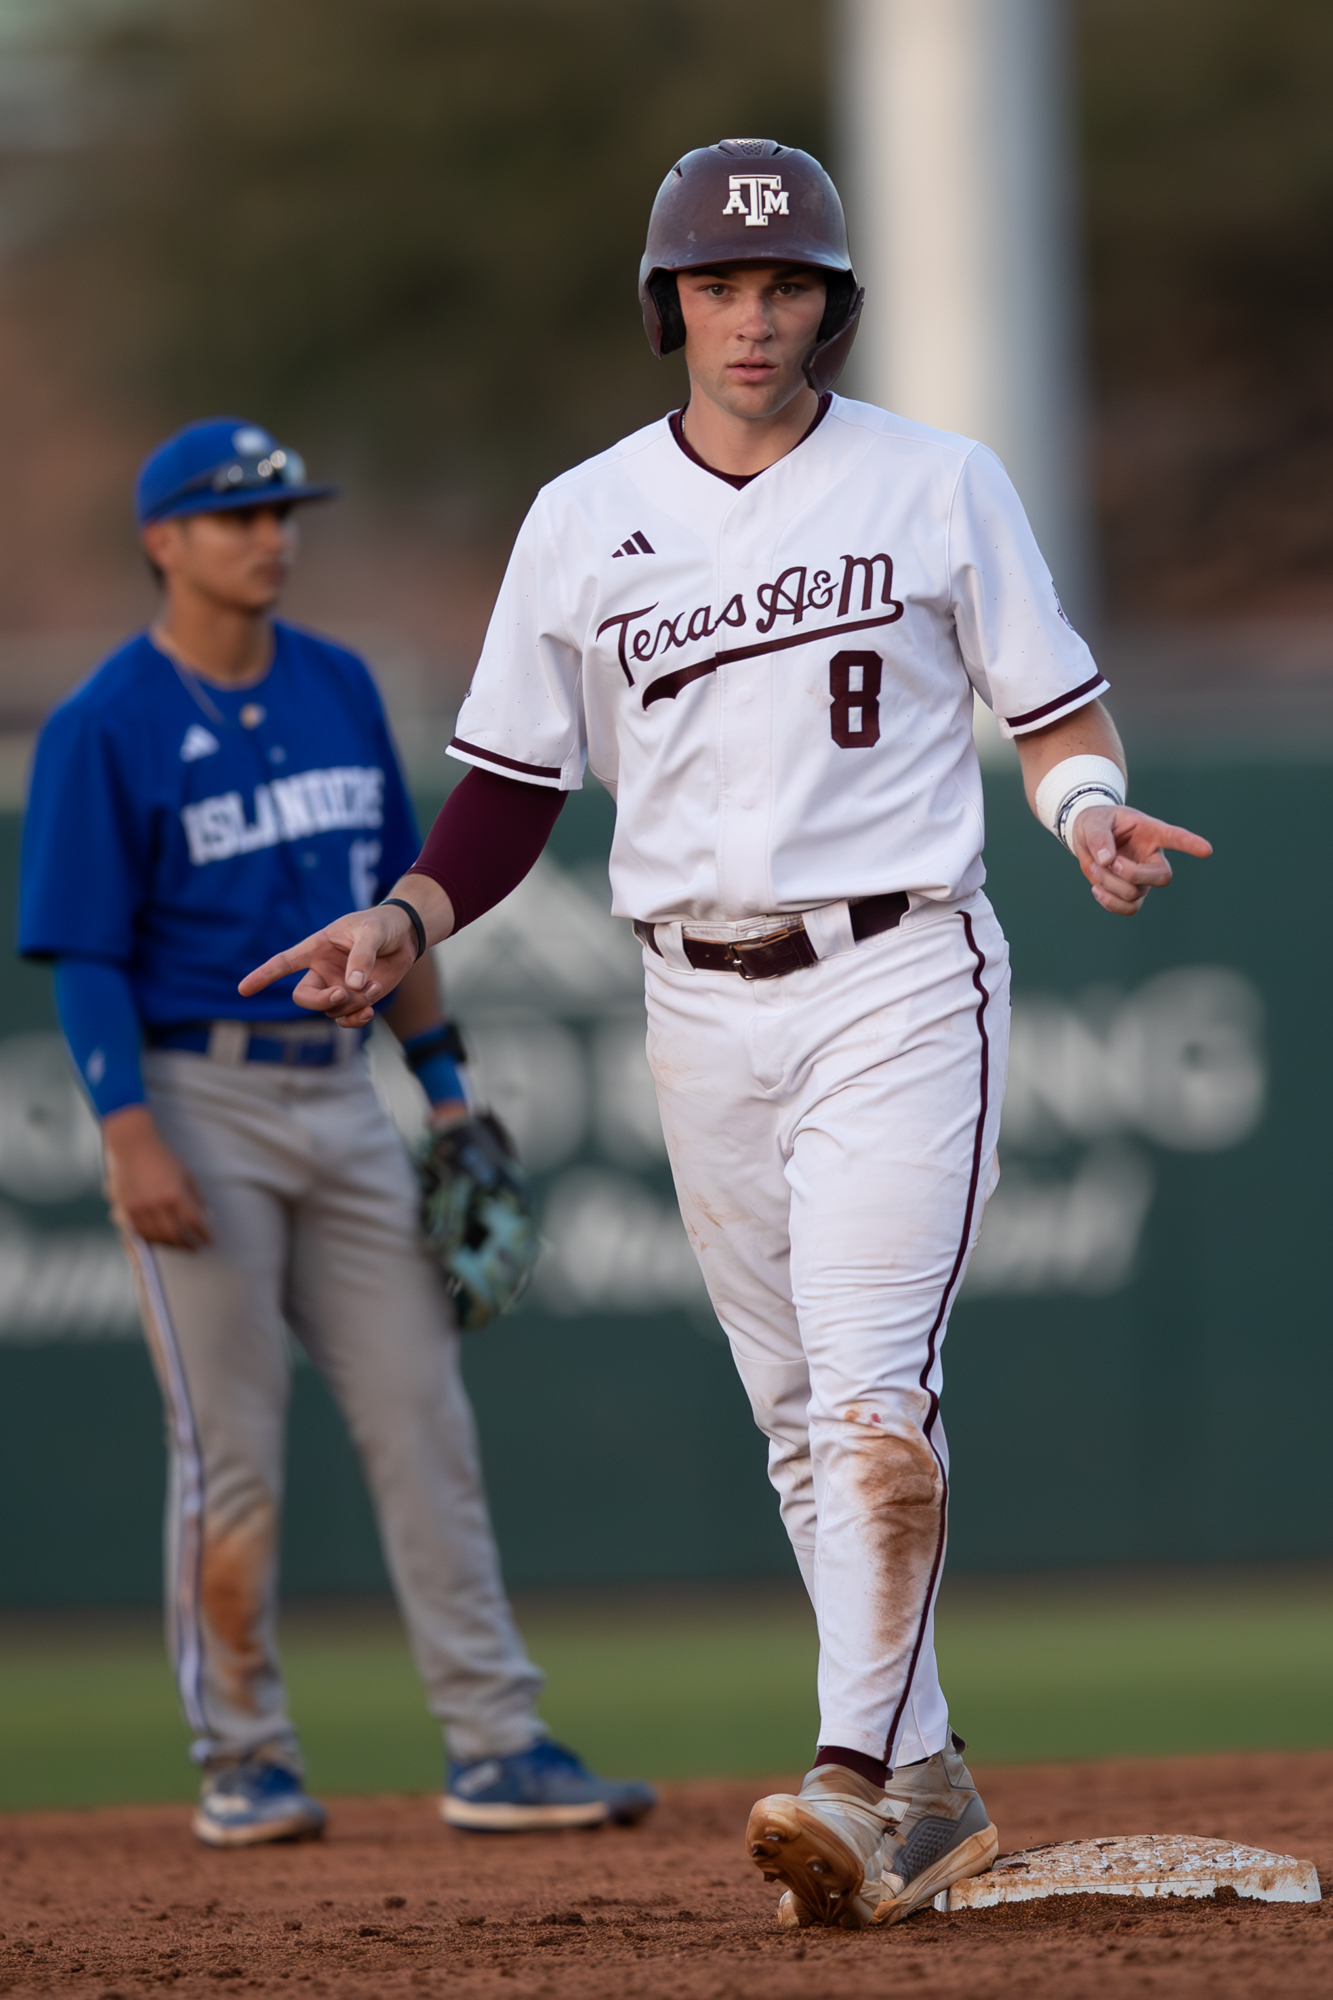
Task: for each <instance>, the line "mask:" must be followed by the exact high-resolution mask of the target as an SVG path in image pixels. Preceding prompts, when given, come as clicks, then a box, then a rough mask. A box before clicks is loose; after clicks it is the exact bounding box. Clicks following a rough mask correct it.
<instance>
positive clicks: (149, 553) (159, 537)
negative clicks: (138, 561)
mask: <svg viewBox="0 0 1333 2000" xmlns="http://www.w3.org/2000/svg"><path fill="white" fill-rule="evenodd" d="M177 538H178V531H177V524H176V522H175V521H150V522H149V523H148V525H147V526H146V527H144V528H141V529H140V530H139V546H140V548H141V549H142V550H143V553H144V561H145V562H146V563H147V564H148V567H149V569H150V570H151V572H152V576H153V581H154V583H155V584H156V585H157V587H158V589H159V590H161V589H163V588H164V587H165V585H166V581H167V570H168V567H169V565H168V553H169V550H170V549H171V546H172V544H173V543H174V542H175V541H176V540H177Z"/></svg>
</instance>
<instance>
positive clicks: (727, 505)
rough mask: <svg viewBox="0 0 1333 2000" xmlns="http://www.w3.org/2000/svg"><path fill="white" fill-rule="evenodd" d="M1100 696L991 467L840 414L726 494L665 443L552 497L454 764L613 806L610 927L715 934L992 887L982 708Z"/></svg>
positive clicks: (544, 502) (908, 429)
mask: <svg viewBox="0 0 1333 2000" xmlns="http://www.w3.org/2000/svg"><path fill="white" fill-rule="evenodd" d="M974 689H975V690H976V691H977V693H978V694H979V695H980V696H981V698H982V699H983V700H984V701H986V702H987V703H989V705H990V707H991V708H992V709H993V710H994V711H995V713H996V715H997V716H998V717H999V718H1000V724H1001V728H1002V729H1003V730H1004V732H1005V734H1006V735H1014V734H1019V733H1022V732H1023V731H1025V730H1029V729H1037V728H1041V727H1042V726H1043V725H1045V724H1047V723H1050V722H1054V721H1055V720H1056V719H1057V718H1059V717H1060V716H1062V715H1067V714H1069V713H1071V712H1072V711H1073V710H1074V709H1076V708H1078V707H1080V706H1081V705H1082V704H1083V703H1085V702H1088V701H1091V700H1092V699H1094V697H1095V696H1097V695H1099V694H1101V693H1103V692H1104V691H1105V689H1106V682H1105V681H1104V680H1103V679H1102V677H1101V675H1100V674H1099V672H1098V671H1097V668H1096V666H1095V664H1094V662H1093V659H1092V656H1091V654H1090V653H1089V651H1088V649H1087V647H1086V645H1085V644H1084V643H1083V641H1082V639H1080V638H1079V636H1078V634H1077V633H1076V632H1074V631H1073V630H1072V628H1071V627H1070V625H1069V622H1068V620H1067V619H1066V617H1065V615H1064V612H1063V611H1062V610H1061V607H1060V602H1059V599H1058V597H1057V596H1056V593H1055V586H1054V584H1053V583H1052V581H1051V576H1050V572H1049V570H1048V569H1047V567H1046V565H1045V563H1044V562H1043V560H1042V557H1041V554H1040V551H1039V550H1038V548H1037V545H1036V542H1035V541H1034V539H1033V536H1032V531H1031V529H1030V528H1029V526H1028V523H1027V518H1026V516H1025V515H1024V512H1023V508H1022V505H1021V503H1020V501H1019V499H1018V496H1017V494H1016V493H1015V491H1014V489H1013V486H1012V485H1011V484H1010V481H1009V479H1008V477H1007V475H1006V473H1005V471H1004V468H1003V467H1002V466H1001V464H1000V462H999V460H998V459H997V458H996V457H995V456H994V455H993V454H992V453H991V452H989V451H987V450H986V449H985V447H984V446H982V445H978V444H974V443H972V442H971V441H970V440H968V439H967V438H961V437H955V436H953V435H952V434H951V433H949V432H946V431H937V430H932V429H930V428H929V427H928V426H926V425H924V424H917V423H911V422H909V421H908V420H906V419H905V418H903V417H896V416H892V415H890V414H889V413H888V412H887V411H885V410H880V409H876V408H875V407H874V406H872V405H870V404H866V403H855V402H849V401H847V400H846V399H845V398H843V397H840V396H835V397H833V398H832V401H831V403H830V405H829V407H828V410H827V413H826V414H825V416H824V418H823V420H822V421H821V422H819V423H817V424H816V426H815V427H814V429H812V430H811V431H810V432H809V433H808V434H807V435H806V437H805V438H804V439H803V440H802V441H801V443H800V444H799V445H798V446H797V447H796V448H795V450H793V451H791V452H789V453H788V454H787V456H786V457H785V458H781V459H779V460H778V462H777V464H776V465H771V466H769V467H768V469H767V470H766V471H764V472H761V473H759V474H758V475H757V476H756V477H755V478H754V479H752V480H751V481H750V482H749V483H748V484H747V485H746V486H744V487H742V488H740V489H737V488H736V487H734V486H733V485H731V484H730V482H729V481H727V480H726V479H724V478H722V477H720V476H719V475H718V474H717V473H714V472H710V471H709V470H708V469H707V467H705V466H703V465H702V464H700V463H699V462H698V461H697V460H696V459H694V458H692V457H691V456H689V455H688V454H687V452H686V451H685V449H684V448H683V447H682V445H681V444H680V443H679V442H678V441H677V438H676V436H675V435H674V433H673V431H672V429H671V426H670V423H669V421H668V420H666V419H663V420H662V421H661V422H658V423H655V424H650V425H649V426H648V428H647V429H646V430H642V431H639V432H636V433H635V435H634V436H632V437H629V438H626V439H624V440H623V441H622V442H621V443H620V444H618V445H615V446H614V447H613V448H612V449H611V450H610V451H607V452H603V453H601V454H600V455H599V456H598V457H596V458H592V459H589V460H587V461H586V462H585V463H584V464H583V465H580V466H576V467H575V468H574V470H573V471H572V472H567V473H565V474H564V475H563V477H562V478H560V479H557V480H555V481H553V482H552V484H551V485H550V486H547V487H546V488H544V489H543V491H542V492H541V493H540V494H539V495H538V497H537V500H536V502H535V504H534V506H533V508H532V511H531V513H530V514H529V515H528V518H527V520H526V522H525V523H524V525H523V528H522V530H521V532H520V534H519V537H518V540H517V542H516V544H515V547H514V553H513V556H512V558H511V561H510V564H509V568H508V571H507V573H506V576H505V580H504V584H503V586H502V588H501V591H500V596H499V599H498V601H497V603H496V607H495V612H494V615H493V617H492V619H491V624H490V629H489V631H488V633H487V637H486V643H485V646H484V648H483V651H482V655H481V659H480V661H479V663H478V666H477V671H476V674H475V675H474V677H473V681H472V686H471V688H470V689H469V691H468V695H467V699H466V700H465V702H464V703H463V707H462V709H461V711H460V714H459V718H458V733H457V736H456V737H455V739H454V742H453V744H452V745H451V750H452V754H453V755H454V756H456V757H460V758H462V759H463V760H464V761H465V762H467V763H472V764H477V765H480V766H482V767H483V768H485V769H490V770H494V771H497V772H499V773H501V774H502V775H505V776H510V777H519V778H523V779H526V780H528V781H530V782H533V783H536V784H544V785H551V786H556V787H560V788H563V789H565V790H576V789H577V788H578V787H579V786H580V784H581V782H582V776H583V768H584V765H585V763H586V764H588V765H589V766H590V768H591V769H592V771H593V774H594V775H595V776H596V777H597V778H598V779H599V780H600V781H601V782H602V783H603V784H604V785H605V786H606V787H607V788H608V790H609V791H611V792H612V794H613V795H614V797H615V799H616V808H617V810H616V832H615V839H614V843H613V846H612V851H611V883H612V889H613V909H614V911H615V914H616V915H617V916H622V917H639V918H642V919H645V920H647V921H650V922H669V921H673V920H676V921H681V920H684V921H694V922H696V923H699V922H703V923H710V922H711V923H719V922H722V923H725V922H730V921H733V920H741V919H745V918H749V917H754V916H761V915H764V914H767V913H769V912H780V911H792V910H802V909H809V908H813V907H816V906H818V905H820V904H823V903H831V902H838V901H841V900H843V899H844V898H845V899H848V900H851V899H854V898H858V897H864V896H872V895H878V894H881V893H883V892H885V891H888V890H895V889H905V890H908V891H911V892H914V893H915V894H916V895H918V896H922V897H925V898H927V899H930V900H937V901H949V900H952V899H955V898H957V897H961V896H966V895H968V894H970V893H971V892H972V891H973V890H974V889H976V888H978V887H979V886H980V884H981V882H982V881H983V880H984V870H983V868H982V863H981V847H982V840H983V819H982V792H981V773H980V769H979V766H978V763H977V756H976V751H975V748H974V746H973V741H972V727H971V720H972V693H973V690H974Z"/></svg>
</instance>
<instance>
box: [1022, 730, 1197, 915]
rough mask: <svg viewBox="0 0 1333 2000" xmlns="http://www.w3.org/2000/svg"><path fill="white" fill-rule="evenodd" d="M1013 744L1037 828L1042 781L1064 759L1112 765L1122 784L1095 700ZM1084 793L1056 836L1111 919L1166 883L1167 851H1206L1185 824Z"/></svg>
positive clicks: (1117, 755)
mask: <svg viewBox="0 0 1333 2000" xmlns="http://www.w3.org/2000/svg"><path fill="white" fill-rule="evenodd" d="M1014 745H1015V748H1016V749H1017V751H1018V759H1019V763H1020V764H1021V765H1022V768H1023V786H1024V789H1025V791H1026V792H1027V798H1028V804H1029V805H1030V806H1031V807H1032V810H1033V812H1034V813H1036V814H1037V817H1038V818H1039V819H1041V820H1042V822H1043V824H1047V823H1048V820H1047V815H1046V813H1045V812H1044V811H1043V809H1042V804H1041V803H1039V800H1038V790H1039V788H1040V786H1041V783H1042V780H1043V779H1044V778H1046V777H1048V776H1049V775H1050V774H1051V773H1053V772H1055V771H1056V769H1057V767H1058V766H1059V765H1062V764H1064V763H1067V762H1068V760H1069V759H1070V758H1073V757H1095V758H1105V759H1107V760H1108V761H1109V762H1110V763H1111V764H1113V765H1115V766H1116V767H1117V769H1118V770H1119V772H1120V775H1121V778H1122V780H1124V779H1125V778H1126V776H1127V771H1128V766H1127V763H1126V759H1125V752H1124V747H1123V745H1122V744H1121V741H1120V736H1119V732H1118V731H1117V729H1116V726H1115V724H1114V723H1113V722H1112V720H1111V718H1110V716H1109V714H1108V713H1107V711H1106V709H1105V708H1104V707H1103V706H1102V704H1101V702H1100V701H1090V702H1088V703H1087V705H1086V706H1085V707H1083V708H1079V709H1075V711H1074V713H1073V714H1072V715H1068V716H1065V717H1063V718H1062V719H1061V720H1060V721H1059V722H1053V723H1051V724H1050V725H1049V727H1048V728H1045V729H1033V730H1030V731H1028V732H1026V733H1025V734H1023V735H1021V736H1015V738H1014ZM1057 789H1059V787H1058V785H1057ZM1121 789H1122V790H1123V789H1124V787H1123V784H1122V787H1121ZM1048 790H1049V788H1048ZM1086 796H1087V799H1088V800H1089V801H1090V802H1087V803H1083V804H1082V805H1081V809H1080V810H1079V812H1078V813H1077V816H1076V817H1075V818H1074V819H1073V821H1072V824H1071V825H1069V827H1068V832H1067V836H1066V835H1064V834H1062V835H1061V837H1062V838H1065V840H1066V845H1067V846H1068V847H1069V848H1070V850H1071V852H1072V853H1073V854H1074V856H1075V858H1076V860H1077V861H1078V865H1079V867H1080V868H1081V869H1082V870H1083V873H1084V875H1085V877H1086V878H1087V880H1088V882H1089V883H1090V884H1091V887H1092V893H1093V895H1094V897H1095V898H1096V900H1097V901H1098V902H1099V903H1100V904H1101V906H1102V908H1103V909H1104V910H1109V911H1110V913H1111V915H1112V916H1117V917H1132V916H1134V915H1136V914H1137V912H1138V910H1139V909H1140V908H1141V907H1142V904H1143V902H1144V899H1145V898H1146V896H1147V894H1148V891H1149V890H1150V889H1161V888H1165V886H1166V884H1167V883H1168V882H1169V881H1170V880H1171V864H1170V862H1169V861H1168V860H1167V858H1166V854H1167V850H1168V849H1170V850H1171V851H1172V852H1174V853H1179V854H1193V855H1196V856H1197V857H1198V858H1199V859H1200V860H1202V859H1204V858H1205V857H1206V856H1207V855H1209V854H1211V853H1212V851H1213V850H1212V847H1211V846H1210V845H1209V843H1208V842H1207V841H1206V840H1204V839H1203V838H1202V837H1201V836H1200V835H1199V834H1197V833H1191V832H1189V830H1188V829H1187V828H1186V827H1183V826H1172V825H1171V824H1170V823H1169V822H1168V821H1166V820H1160V819H1154V818H1153V816H1152V815H1151V813H1145V812H1140V811H1139V810H1138V808H1137V807H1135V806H1129V805H1119V804H1117V803H1116V802H1115V801H1114V800H1113V799H1111V798H1110V797H1108V796H1106V795H1105V794H1101V795H1098V794H1097V793H1096V792H1095V791H1089V792H1088V793H1087V795H1086Z"/></svg>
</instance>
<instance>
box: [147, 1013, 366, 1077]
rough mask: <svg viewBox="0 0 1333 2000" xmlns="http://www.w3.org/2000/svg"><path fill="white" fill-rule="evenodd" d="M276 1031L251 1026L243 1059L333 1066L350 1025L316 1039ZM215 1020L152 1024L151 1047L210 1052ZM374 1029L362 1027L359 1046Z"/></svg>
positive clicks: (307, 1066) (293, 1065)
mask: <svg viewBox="0 0 1333 2000" xmlns="http://www.w3.org/2000/svg"><path fill="white" fill-rule="evenodd" d="M273 1027H274V1029H275V1030H276V1032H270V1033H268V1034H265V1033H264V1032H263V1031H262V1030H261V1029H258V1028H252V1029H250V1030H249V1032H248V1034H247V1036H246V1041H245V1047H244V1051H243V1053H242V1055H241V1058H240V1059H241V1060H242V1061H243V1062H262V1063H283V1064H285V1065H286V1066H287V1067H288V1068H296V1069H332V1067H333V1065H334V1064H335V1063H337V1062H339V1061H341V1060H342V1050H341V1047H340V1045H339V1043H338V1041H337V1040H336V1039H335V1038H336V1037H337V1036H340V1035H346V1034H347V1033H348V1032H349V1031H348V1030H347V1029H346V1028H335V1027H334V1026H333V1025H332V1024H331V1023H330V1026H329V1031H328V1035H327V1037H320V1038H319V1039H314V1038H312V1037H311V1036H310V1035H308V1034H306V1035H284V1034H283V1033H282V1030H281V1027H280V1025H279V1024H278V1023H276V1022H275V1023H274V1024H273ZM212 1033H213V1024H212V1022H211V1021H185V1022H182V1023H181V1025H180V1026H179V1027H174V1028H151V1027H150V1028H148V1029H147V1030H146V1031H145V1034H144V1039H145V1041H146V1042H147V1044H148V1046H149V1048H150V1049H184V1050H185V1051H187V1052H188V1053H189V1054H190V1055H196V1056H206V1055H207V1054H208V1052H209V1044H210V1042H211V1040H212ZM369 1033H370V1029H369V1028H362V1029H361V1030H360V1032H359V1033H358V1035H357V1039H356V1046H357V1047H358V1048H360V1047H361V1046H362V1044H363V1043H364V1042H365V1040H366V1038H367V1036H368V1035H369Z"/></svg>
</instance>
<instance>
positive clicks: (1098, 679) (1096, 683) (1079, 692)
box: [1004, 674, 1111, 729]
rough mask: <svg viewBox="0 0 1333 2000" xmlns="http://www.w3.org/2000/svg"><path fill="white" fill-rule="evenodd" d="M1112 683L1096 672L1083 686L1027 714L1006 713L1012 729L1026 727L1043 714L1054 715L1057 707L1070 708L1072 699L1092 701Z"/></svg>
mask: <svg viewBox="0 0 1333 2000" xmlns="http://www.w3.org/2000/svg"><path fill="white" fill-rule="evenodd" d="M1110 685H1111V683H1110V682H1109V681H1108V680H1104V679H1103V677H1102V676H1101V674H1094V675H1093V677H1092V679H1091V680H1090V681H1084V683H1083V685H1082V686H1081V687H1076V688H1070V690H1069V693H1068V694H1058V695H1057V696H1056V697H1055V700H1054V701H1044V702H1043V703H1042V705H1041V707H1040V708H1030V709H1029V710H1028V712H1027V714H1026V715H1006V716H1005V718H1004V719H1005V721H1006V723H1007V724H1008V725H1009V727H1010V729H1024V728H1026V726H1027V724H1028V723H1029V722H1040V721H1041V719H1042V717H1043V716H1046V715H1054V713H1055V711H1056V709H1057V708H1068V706H1069V704H1070V702H1071V701H1090V700H1091V699H1092V697H1093V696H1094V695H1098V694H1103V693H1106V692H1109V689H1110Z"/></svg>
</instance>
